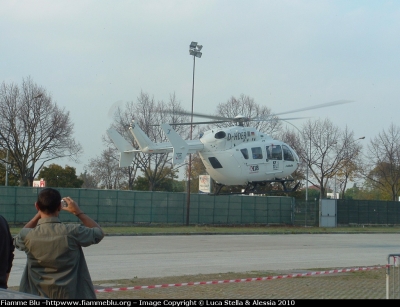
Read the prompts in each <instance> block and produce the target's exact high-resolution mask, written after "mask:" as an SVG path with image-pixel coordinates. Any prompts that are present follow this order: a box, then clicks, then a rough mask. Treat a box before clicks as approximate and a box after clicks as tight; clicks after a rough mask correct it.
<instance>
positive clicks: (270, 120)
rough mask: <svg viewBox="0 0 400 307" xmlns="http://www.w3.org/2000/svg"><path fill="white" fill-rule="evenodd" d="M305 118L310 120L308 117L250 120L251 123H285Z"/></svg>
mask: <svg viewBox="0 0 400 307" xmlns="http://www.w3.org/2000/svg"><path fill="white" fill-rule="evenodd" d="M274 115H275V114H274ZM304 118H308V117H290V118H269V119H262V118H253V119H250V121H251V122H272V121H278V120H283V121H285V120H296V119H304Z"/></svg>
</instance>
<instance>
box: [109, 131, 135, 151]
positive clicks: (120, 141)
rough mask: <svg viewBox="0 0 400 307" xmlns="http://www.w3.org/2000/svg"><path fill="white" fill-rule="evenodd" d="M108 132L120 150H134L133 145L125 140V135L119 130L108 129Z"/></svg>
mask: <svg viewBox="0 0 400 307" xmlns="http://www.w3.org/2000/svg"><path fill="white" fill-rule="evenodd" d="M107 134H108V136H109V137H110V139H111V140H112V141H113V143H114V145H115V147H117V148H118V150H119V151H120V152H124V151H131V150H134V149H133V147H132V145H131V144H129V143H128V141H127V140H125V139H124V137H123V136H122V135H120V134H119V133H118V131H117V130H115V129H113V128H111V129H108V130H107Z"/></svg>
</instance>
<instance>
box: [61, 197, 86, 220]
mask: <svg viewBox="0 0 400 307" xmlns="http://www.w3.org/2000/svg"><path fill="white" fill-rule="evenodd" d="M63 200H64V201H65V202H66V203H67V205H68V206H67V207H62V206H61V210H65V211H68V212H70V213H72V214H74V215H78V214H79V213H82V212H83V211H82V210H81V209H80V208H79V206H78V204H77V203H76V202H75V201H74V200H73V199H72V198H71V197H69V196H67V197H64V198H63Z"/></svg>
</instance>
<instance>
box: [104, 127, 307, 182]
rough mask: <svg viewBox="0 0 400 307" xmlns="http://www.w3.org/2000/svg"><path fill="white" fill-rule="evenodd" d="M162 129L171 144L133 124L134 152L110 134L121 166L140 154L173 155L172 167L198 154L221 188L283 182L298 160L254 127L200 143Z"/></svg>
mask: <svg viewBox="0 0 400 307" xmlns="http://www.w3.org/2000/svg"><path fill="white" fill-rule="evenodd" d="M161 128H162V129H163V131H164V133H165V134H166V136H167V138H168V139H169V141H170V142H169V143H154V142H152V141H151V140H150V139H149V138H148V136H147V135H146V134H145V133H144V132H143V131H142V130H141V129H140V127H139V126H138V125H136V124H135V123H134V122H132V125H131V127H130V128H129V130H130V132H131V133H132V135H133V137H134V138H135V140H136V142H137V143H138V145H139V149H134V148H133V147H132V145H131V144H129V143H128V142H127V141H126V140H125V139H124V138H123V137H122V136H121V135H120V134H119V133H118V132H117V131H116V130H115V129H109V130H108V131H107V133H108V135H109V136H110V138H111V139H112V140H113V142H114V144H115V145H116V147H117V148H118V149H119V151H120V153H121V156H120V166H121V167H127V166H130V165H131V163H132V160H133V158H134V154H135V153H137V152H143V153H147V154H154V153H161V152H171V153H172V162H173V164H182V163H184V162H185V157H186V155H187V154H190V153H195V152H198V153H199V155H200V158H201V160H202V162H203V164H204V166H205V168H206V170H207V172H208V173H209V175H210V176H211V178H213V180H214V181H215V182H217V183H219V184H222V185H246V184H249V183H262V182H266V181H273V180H276V179H278V180H280V179H284V178H285V177H288V176H290V175H291V174H292V173H293V172H294V171H295V170H296V169H297V167H298V165H299V163H300V162H299V157H298V156H297V154H296V153H295V151H294V150H293V149H292V148H290V146H289V145H287V144H285V143H283V142H282V141H278V140H274V139H273V138H271V137H270V136H268V135H266V134H264V133H261V132H259V131H257V130H256V129H255V128H251V127H243V126H233V127H229V128H218V129H212V130H209V131H206V132H205V133H204V134H203V135H201V137H200V139H198V140H189V141H185V140H183V139H182V138H181V137H180V136H179V135H178V134H177V133H176V132H175V131H174V129H173V128H172V127H171V126H170V125H169V124H162V125H161Z"/></svg>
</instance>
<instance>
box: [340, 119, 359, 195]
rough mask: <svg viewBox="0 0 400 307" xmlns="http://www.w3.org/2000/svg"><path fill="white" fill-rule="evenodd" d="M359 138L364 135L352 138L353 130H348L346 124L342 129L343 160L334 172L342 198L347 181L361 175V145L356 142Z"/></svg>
mask: <svg viewBox="0 0 400 307" xmlns="http://www.w3.org/2000/svg"><path fill="white" fill-rule="evenodd" d="M361 139H364V137H360V138H358V139H354V132H351V131H349V129H348V127H347V126H346V128H345V130H344V131H343V141H344V144H343V160H342V162H341V163H340V166H339V169H338V171H337V172H336V180H337V183H336V184H337V185H338V186H339V189H338V190H339V191H340V194H341V198H344V194H345V192H346V188H347V184H348V183H349V181H352V182H355V181H356V180H357V179H358V178H361V177H362V175H361V172H362V170H363V164H362V158H361V150H362V145H361V144H360V143H359V142H358V141H359V140H361Z"/></svg>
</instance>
